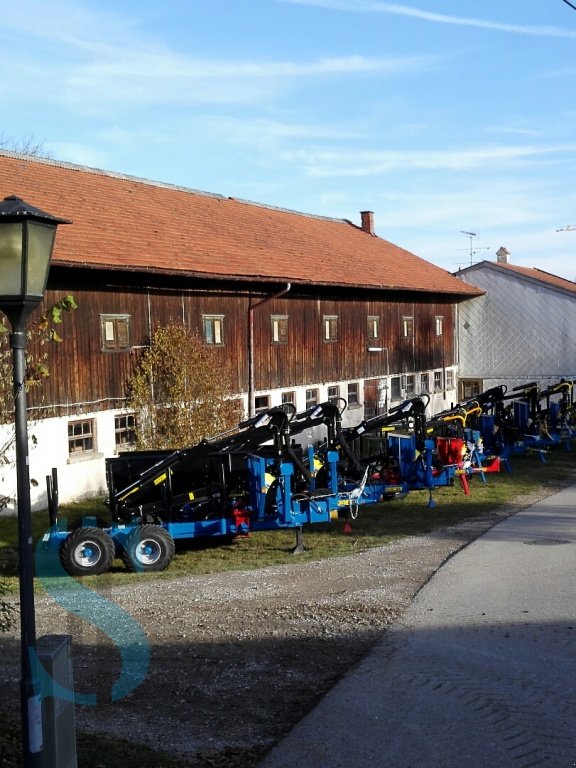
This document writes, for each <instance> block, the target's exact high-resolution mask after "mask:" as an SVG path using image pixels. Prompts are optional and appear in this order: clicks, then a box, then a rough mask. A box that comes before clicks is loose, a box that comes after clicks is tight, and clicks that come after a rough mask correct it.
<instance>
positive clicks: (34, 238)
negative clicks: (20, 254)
mask: <svg viewBox="0 0 576 768" xmlns="http://www.w3.org/2000/svg"><path fill="white" fill-rule="evenodd" d="M55 234H56V227H55V226H53V225H50V224H41V223H39V222H37V221H29V222H28V275H27V286H26V295H27V296H42V295H43V294H44V288H45V287H46V278H47V277H48V268H49V266H50V257H51V256H52V248H53V246H54V236H55Z"/></svg>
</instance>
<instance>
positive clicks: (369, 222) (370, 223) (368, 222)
mask: <svg viewBox="0 0 576 768" xmlns="http://www.w3.org/2000/svg"><path fill="white" fill-rule="evenodd" d="M360 216H361V221H362V224H361V227H362V230H363V231H364V232H367V233H368V234H369V235H373V234H374V213H373V212H372V211H360Z"/></svg>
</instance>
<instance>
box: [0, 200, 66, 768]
mask: <svg viewBox="0 0 576 768" xmlns="http://www.w3.org/2000/svg"><path fill="white" fill-rule="evenodd" d="M67 223H69V222H67V221H65V220H64V219H57V218H56V217H54V216H51V215H50V214H49V213H44V211H41V210H39V209H38V208H34V207H32V206H31V205H28V204H27V203H25V202H24V201H23V200H21V199H20V198H18V197H14V196H11V197H6V198H5V199H4V200H3V201H2V202H0V310H2V312H4V314H5V315H6V317H7V318H8V320H9V321H10V325H11V326H12V332H11V334H10V347H11V349H12V359H13V376H14V429H15V437H16V480H17V504H18V556H19V561H18V571H19V577H20V629H21V636H20V637H21V665H22V668H21V683H20V685H21V689H20V696H21V707H22V764H23V766H24V768H40V766H41V763H42V709H41V697H40V691H39V683H38V680H39V678H38V674H37V670H36V664H37V659H36V620H35V616H34V560H33V554H34V553H33V549H32V509H31V501H30V472H29V468H28V424H27V416H26V384H25V380H26V321H27V319H28V315H29V314H30V312H31V311H32V310H33V309H34V308H35V307H37V306H38V305H39V304H40V302H41V301H42V298H43V297H44V290H45V288H46V280H47V278H48V269H49V267H50V259H51V257H52V249H53V247H54V238H55V235H56V227H57V226H58V224H67Z"/></svg>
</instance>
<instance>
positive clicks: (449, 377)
mask: <svg viewBox="0 0 576 768" xmlns="http://www.w3.org/2000/svg"><path fill="white" fill-rule="evenodd" d="M446 389H454V371H452V370H450V369H449V370H447V371H446Z"/></svg>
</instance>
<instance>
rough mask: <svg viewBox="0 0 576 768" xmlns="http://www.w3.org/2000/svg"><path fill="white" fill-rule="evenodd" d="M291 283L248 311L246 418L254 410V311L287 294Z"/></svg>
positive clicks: (258, 302)
mask: <svg viewBox="0 0 576 768" xmlns="http://www.w3.org/2000/svg"><path fill="white" fill-rule="evenodd" d="M291 287H292V283H287V284H286V287H285V288H282V290H281V291H278V293H274V294H273V295H272V296H266V298H264V299H261V300H260V301H257V302H256V304H254V305H253V306H252V307H250V308H249V309H248V416H249V417H250V416H254V415H255V408H254V310H255V309H256V307H260V306H262V304H267V303H268V302H269V301H272V299H277V298H278V297H279V296H283V295H284V294H285V293H288V291H289V290H290V288H291Z"/></svg>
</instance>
